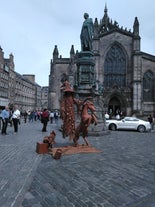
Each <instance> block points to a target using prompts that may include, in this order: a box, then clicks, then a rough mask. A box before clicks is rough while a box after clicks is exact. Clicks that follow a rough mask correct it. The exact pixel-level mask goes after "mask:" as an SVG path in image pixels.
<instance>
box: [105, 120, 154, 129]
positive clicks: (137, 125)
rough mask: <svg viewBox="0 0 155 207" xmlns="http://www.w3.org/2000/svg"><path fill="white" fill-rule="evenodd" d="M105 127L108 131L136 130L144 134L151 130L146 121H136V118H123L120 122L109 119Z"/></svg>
mask: <svg viewBox="0 0 155 207" xmlns="http://www.w3.org/2000/svg"><path fill="white" fill-rule="evenodd" d="M106 126H107V128H108V129H109V130H117V129H124V130H136V131H139V132H146V131H150V130H151V125H150V123H149V122H148V121H144V120H141V119H138V118H136V117H125V118H123V119H121V120H114V119H109V120H106Z"/></svg>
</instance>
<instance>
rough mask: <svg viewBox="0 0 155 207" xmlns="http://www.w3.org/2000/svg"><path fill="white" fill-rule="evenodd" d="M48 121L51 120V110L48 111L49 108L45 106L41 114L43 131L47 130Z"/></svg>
mask: <svg viewBox="0 0 155 207" xmlns="http://www.w3.org/2000/svg"><path fill="white" fill-rule="evenodd" d="M48 121H49V112H48V110H47V108H45V109H44V110H43V113H42V115H41V122H42V124H43V128H42V132H46V131H47V130H46V128H47V124H48Z"/></svg>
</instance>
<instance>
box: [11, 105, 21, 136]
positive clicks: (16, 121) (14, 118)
mask: <svg viewBox="0 0 155 207" xmlns="http://www.w3.org/2000/svg"><path fill="white" fill-rule="evenodd" d="M19 120H20V111H19V110H18V108H17V106H14V111H13V114H12V121H13V126H14V132H15V133H17V132H18V125H19Z"/></svg>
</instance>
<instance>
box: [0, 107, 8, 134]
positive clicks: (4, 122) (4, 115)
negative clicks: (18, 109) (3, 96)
mask: <svg viewBox="0 0 155 207" xmlns="http://www.w3.org/2000/svg"><path fill="white" fill-rule="evenodd" d="M9 115H10V113H9V107H8V106H5V109H3V110H2V113H1V116H2V134H3V135H7V132H6V131H7V126H8V122H9Z"/></svg>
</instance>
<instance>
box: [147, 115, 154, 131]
mask: <svg viewBox="0 0 155 207" xmlns="http://www.w3.org/2000/svg"><path fill="white" fill-rule="evenodd" d="M148 121H149V122H150V125H151V129H152V130H153V117H152V115H151V114H150V115H149V117H148Z"/></svg>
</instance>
